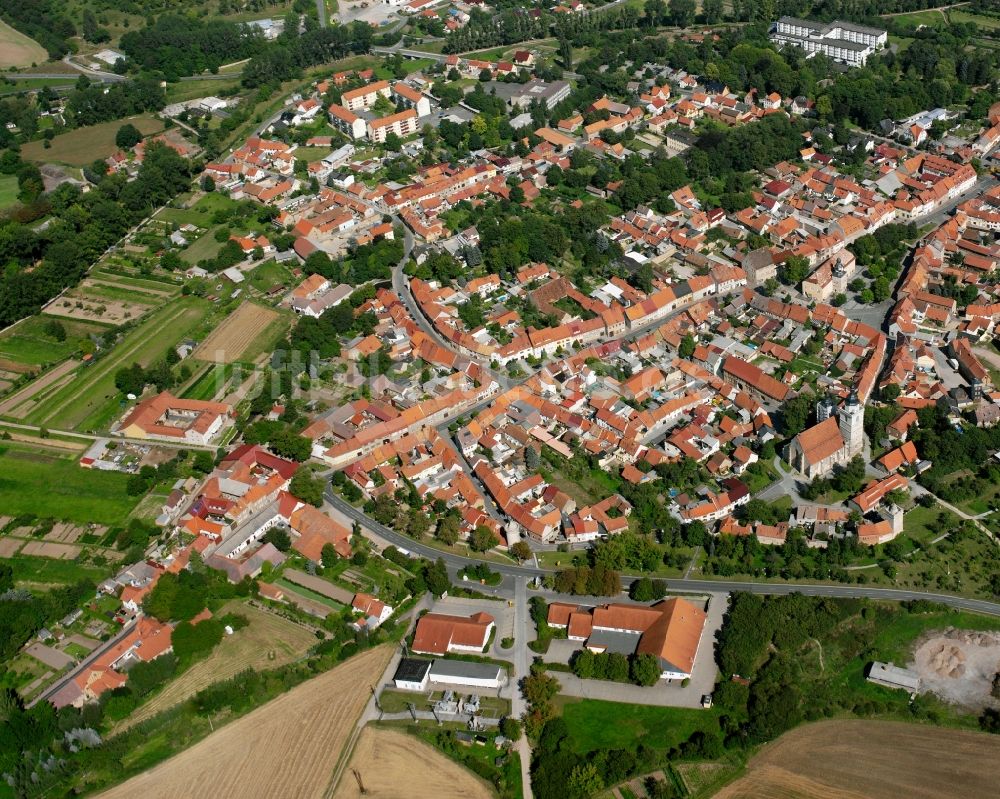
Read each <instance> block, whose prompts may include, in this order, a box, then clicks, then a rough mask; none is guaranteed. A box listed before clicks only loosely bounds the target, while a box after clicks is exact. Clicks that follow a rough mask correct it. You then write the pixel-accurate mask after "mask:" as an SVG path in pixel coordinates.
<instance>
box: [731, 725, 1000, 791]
mask: <svg viewBox="0 0 1000 799" xmlns="http://www.w3.org/2000/svg"><path fill="white" fill-rule="evenodd" d="M998 764H1000V736H995V735H988V734H987V733H980V732H970V731H966V730H953V729H945V728H941V727H931V726H928V725H922V724H904V723H901V722H891V721H862V720H853V719H852V720H844V721H821V722H819V723H817V724H809V725H806V726H804V727H799V728H798V729H795V730H792V731H791V732H789V733H787V734H785V735H783V736H781V738H779V739H778V740H777V741H775V742H774V743H771V744H768V745H767V746H765V747H764V748H763V749H762V750H761V751H760V752H759V753H758V754H757V755H755V756H754V757H753V758H752V759H751V761H750V764H749V766H748V767H747V772H746V774H745V775H744V776H743V777H741V778H740V779H738V780H737V781H736V782H734V783H731V784H730V785H727V786H726V787H725V788H723V789H722V790H721V791H719V792H718V793H717V794H716V795H715V799H760V797H767V799H900V798H901V797H905V798H906V799H948V798H949V797H954V799H971V798H972V797H979V796H996V785H997V780H998V777H1000V765H998Z"/></svg>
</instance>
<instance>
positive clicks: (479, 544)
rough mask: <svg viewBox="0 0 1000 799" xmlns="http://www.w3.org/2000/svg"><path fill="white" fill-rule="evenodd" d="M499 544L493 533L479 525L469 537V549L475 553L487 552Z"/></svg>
mask: <svg viewBox="0 0 1000 799" xmlns="http://www.w3.org/2000/svg"><path fill="white" fill-rule="evenodd" d="M499 543H500V541H499V539H498V538H497V537H496V536H495V535H494V534H493V531H492V530H490V528H489V527H486V526H484V525H479V526H478V527H477V528H476V529H475V530H473V531H472V533H471V535H470V536H469V549H471V550H472V551H473V552H486V551H487V550H490V549H493V547H495V546H496V545H497V544H499Z"/></svg>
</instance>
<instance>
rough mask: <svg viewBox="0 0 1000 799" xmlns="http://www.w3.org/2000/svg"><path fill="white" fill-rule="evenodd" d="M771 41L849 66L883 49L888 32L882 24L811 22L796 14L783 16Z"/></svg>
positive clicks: (854, 65)
mask: <svg viewBox="0 0 1000 799" xmlns="http://www.w3.org/2000/svg"><path fill="white" fill-rule="evenodd" d="M770 38H771V41H772V42H774V44H775V45H777V46H778V47H781V46H783V45H786V44H791V45H794V46H795V47H798V48H801V49H802V50H805V51H806V53H808V54H809V55H810V56H811V55H814V54H816V53H823V55H825V56H827V57H828V58H831V59H832V60H834V61H837V62H839V63H841V64H847V65H848V66H852V67H858V66H862V65H863V64H864V63H865V62H866V61H867V60H868V57H869V56H870V55H871V54H872V53H874V52H876V51H878V50H881V49H882V48H883V47H885V46H886V44H887V43H888V41H889V34H888V33H887V32H886V31H884V30H881V29H879V28H869V27H867V26H865V25H856V24H854V23H853V22H843V21H841V20H834V21H833V22H812V21H811V20H808V19H797V18H796V17H782V18H781V19H779V20H778V21H777V22H776V23H775V24H774V27H773V28H772V29H771V36H770Z"/></svg>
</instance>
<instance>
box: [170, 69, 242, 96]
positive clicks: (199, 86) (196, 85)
mask: <svg viewBox="0 0 1000 799" xmlns="http://www.w3.org/2000/svg"><path fill="white" fill-rule="evenodd" d="M239 85H240V82H239V75H238V74H236V75H234V76H233V80H232V82H229V81H224V80H211V79H209V80H185V81H181V82H180V83H170V84H168V85H167V102H168V103H182V102H186V101H187V100H194V99H196V98H198V97H208V96H218V94H219V92H222V91H226V90H228V89H233V88H235V87H237V86H239Z"/></svg>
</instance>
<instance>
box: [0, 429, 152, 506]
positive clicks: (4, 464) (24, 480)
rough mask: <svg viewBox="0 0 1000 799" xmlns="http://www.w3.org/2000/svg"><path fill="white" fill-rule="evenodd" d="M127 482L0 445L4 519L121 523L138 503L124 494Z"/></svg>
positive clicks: (31, 451)
mask: <svg viewBox="0 0 1000 799" xmlns="http://www.w3.org/2000/svg"><path fill="white" fill-rule="evenodd" d="M127 482H128V476H127V475H125V474H120V473H118V472H102V471H90V470H89V469H83V468H81V467H80V466H79V465H78V464H77V461H76V458H75V457H74V456H71V457H60V456H57V455H54V454H50V453H48V452H42V451H39V450H37V449H35V448H32V447H30V446H24V445H21V444H13V443H10V442H4V443H3V444H2V445H0V508H2V509H3V510H2V512H3V513H4V514H5V515H9V516H16V515H18V514H35V515H37V516H40V517H51V518H55V519H65V520H67V521H72V522H80V523H83V524H87V523H90V522H95V523H97V524H107V525H116V524H121V523H122V522H123V521H124V520H125V517H126V516H128V514H129V513H130V512H131V511H132V508H134V507H135V505H136V502H137V501H138V500H137V499H135V498H134V497H129V496H128V495H127V494H126V493H125V484H126V483H127ZM40 490H41V491H42V494H41V496H40V495H39V492H40Z"/></svg>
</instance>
